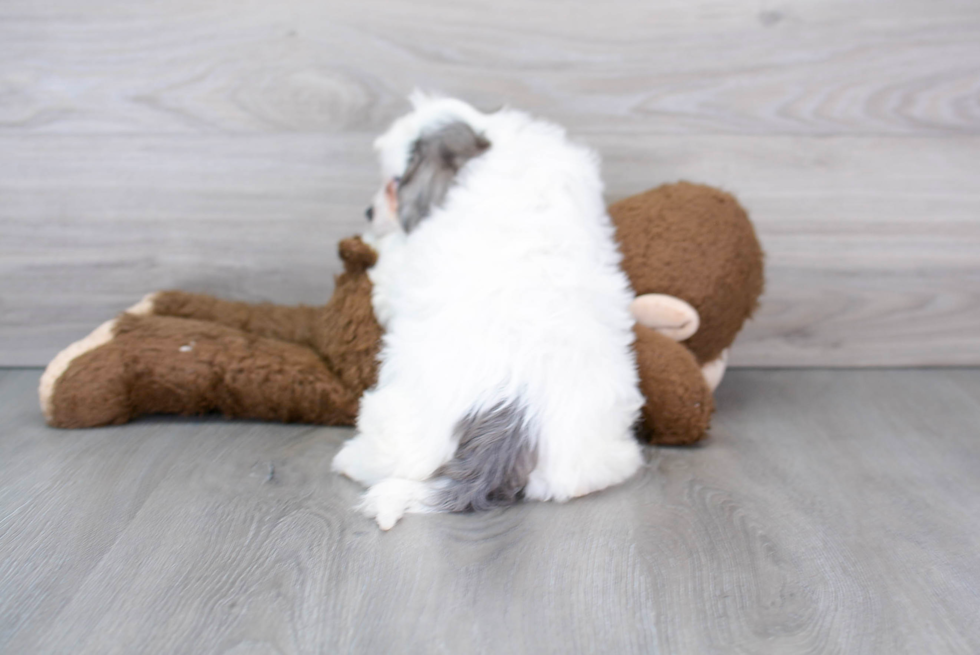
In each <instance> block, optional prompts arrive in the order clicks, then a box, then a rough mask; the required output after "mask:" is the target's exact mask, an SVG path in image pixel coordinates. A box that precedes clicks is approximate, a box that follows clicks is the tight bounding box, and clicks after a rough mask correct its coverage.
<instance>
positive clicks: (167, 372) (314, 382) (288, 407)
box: [48, 238, 381, 428]
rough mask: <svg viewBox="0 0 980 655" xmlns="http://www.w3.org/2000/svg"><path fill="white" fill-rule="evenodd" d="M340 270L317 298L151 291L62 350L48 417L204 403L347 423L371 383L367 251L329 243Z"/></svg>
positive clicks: (373, 349)
mask: <svg viewBox="0 0 980 655" xmlns="http://www.w3.org/2000/svg"><path fill="white" fill-rule="evenodd" d="M340 256H341V259H342V260H343V262H344V267H345V270H344V272H343V273H342V274H340V275H338V276H337V278H336V285H335V289H334V294H333V296H332V297H331V299H330V301H329V302H328V303H327V304H326V305H325V306H323V307H307V306H303V305H300V306H297V307H284V306H280V305H273V304H270V303H261V304H257V305H250V304H247V303H240V302H230V301H226V300H219V299H218V298H213V297H211V296H206V295H201V294H192V293H185V292H182V291H163V292H160V293H158V294H155V295H154V297H153V300H152V311H151V312H150V313H149V314H148V315H136V314H129V313H125V312H124V313H123V314H121V315H120V316H119V317H118V318H117V319H116V320H115V321H114V323H113V324H112V325H111V340H109V341H107V342H106V343H104V344H101V345H99V346H98V347H96V348H94V349H92V350H89V351H87V352H85V353H84V354H82V355H80V356H78V357H76V358H75V359H73V360H71V363H70V365H69V366H68V367H67V368H66V369H65V370H64V372H63V373H61V375H60V376H59V377H58V379H57V382H56V384H54V388H53V398H51V399H50V402H49V403H48V406H49V408H50V411H48V422H49V423H50V424H51V425H53V426H56V427H62V428H79V427H93V426H98V425H109V424H119V423H125V422H127V421H129V420H132V419H133V418H135V417H137V416H141V415H144V414H184V415H193V414H206V413H209V412H221V413H222V414H224V415H226V416H230V417H238V418H254V419H264V420H270V421H287V422H302V423H324V424H331V425H351V424H352V423H353V422H354V418H355V417H356V415H357V406H358V400H359V398H360V396H361V394H362V393H363V392H364V391H365V390H366V389H367V388H368V387H370V386H371V385H373V384H374V382H375V378H376V375H377V365H376V359H377V353H378V348H379V347H380V343H381V327H380V326H379V325H378V323H377V321H376V320H375V318H374V312H373V310H372V308H371V281H370V280H369V279H368V277H367V275H366V270H367V268H368V267H369V266H371V265H373V264H374V262H375V260H376V258H377V255H376V254H375V252H374V251H373V250H372V249H371V248H370V247H368V246H367V245H366V244H364V243H363V242H362V241H361V240H360V239H359V238H353V239H345V240H344V241H342V242H341V244H340Z"/></svg>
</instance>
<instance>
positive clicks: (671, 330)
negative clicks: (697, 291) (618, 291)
mask: <svg viewBox="0 0 980 655" xmlns="http://www.w3.org/2000/svg"><path fill="white" fill-rule="evenodd" d="M630 312H631V313H632V314H633V318H635V319H636V322H637V323H639V324H640V325H643V326H646V327H648V328H650V329H651V330H656V331H657V332H659V333H660V334H662V335H664V336H665V337H668V338H670V339H673V340H674V341H684V340H685V339H689V338H690V337H692V336H693V335H694V333H695V332H697V331H698V327H700V325H701V317H700V316H699V315H698V310H696V309H694V307H692V306H691V305H690V304H689V303H687V302H685V301H683V300H681V299H680V298H677V297H675V296H668V295H666V294H663V293H646V294H643V295H642V296H637V297H636V298H635V299H634V300H633V302H632V303H630Z"/></svg>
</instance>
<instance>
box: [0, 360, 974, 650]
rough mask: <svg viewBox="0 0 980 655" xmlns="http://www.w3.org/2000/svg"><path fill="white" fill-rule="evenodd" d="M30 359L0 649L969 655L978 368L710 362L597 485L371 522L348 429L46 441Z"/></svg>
mask: <svg viewBox="0 0 980 655" xmlns="http://www.w3.org/2000/svg"><path fill="white" fill-rule="evenodd" d="M37 376H38V372H36V371H18V372H3V373H0V526H2V527H0V553H3V554H4V556H3V558H2V559H0V649H3V650H4V651H6V652H39V651H44V652H72V653H89V652H92V653H104V652H144V651H160V650H166V651H168V652H174V653H182V652H197V653H199V652H236V653H237V652H245V653H252V652H256V653H258V652H262V653H264V652H281V653H306V652H358V653H360V652H363V653H377V652H388V653H401V652H417V653H429V652H475V653H493V652H507V653H524V652H608V653H641V652H643V653H651V652H654V653H692V652H697V653H710V652H752V653H780V654H790V653H880V652H888V653H896V654H902V653H914V654H918V653H935V652H942V653H974V652H976V651H977V650H978V649H980V627H978V624H977V623H976V621H975V618H976V610H975V605H976V604H975V602H974V600H975V599H976V597H977V595H978V593H980V558H978V555H977V549H976V544H977V543H978V540H980V529H978V526H980V479H978V477H977V476H976V474H975V473H976V470H977V466H978V465H980V446H978V445H980V440H978V439H977V437H978V436H980V435H978V432H977V425H980V401H978V398H980V371H978V370H922V371H877V370H867V371H760V370H737V371H733V372H732V374H731V377H729V378H728V379H726V381H725V382H724V383H723V385H722V386H721V388H720V389H719V393H718V411H717V413H716V416H715V425H714V428H713V431H712V434H713V436H712V438H711V439H710V440H709V441H708V442H706V443H705V444H704V445H703V446H701V447H698V448H691V449H659V450H650V451H649V452H648V453H647V458H648V463H647V465H646V466H645V467H644V469H643V471H642V473H641V474H640V475H639V476H637V477H636V478H634V479H633V480H631V481H629V482H628V483H627V484H625V485H623V486H621V487H618V488H616V489H612V490H609V491H608V492H605V493H600V494H595V495H593V496H589V497H586V498H583V499H579V500H577V501H574V502H571V503H568V504H566V505H554V504H532V503H528V504H522V505H518V506H515V507H513V508H510V509H507V510H504V511H498V512H492V513H485V514H476V515H453V516H446V515H435V516H414V517H408V518H407V519H406V520H405V521H403V522H402V523H400V524H399V525H398V526H397V527H396V528H395V529H394V530H393V531H391V532H390V533H385V534H382V533H380V532H379V531H378V530H377V529H376V528H375V527H374V525H373V524H371V523H370V522H369V521H367V520H366V519H363V518H361V517H359V516H358V515H357V514H356V513H355V512H354V511H353V509H352V506H353V504H354V503H355V502H356V499H357V494H358V489H357V487H356V486H355V485H353V484H351V483H348V482H346V481H345V480H342V479H338V478H337V477H335V476H334V475H332V474H331V473H330V472H329V466H328V464H329V461H330V458H331V457H332V455H333V454H334V453H335V452H336V450H337V448H338V447H339V445H340V442H341V441H342V440H343V439H344V438H345V437H346V436H347V435H348V434H349V431H347V430H342V429H330V428H313V429H310V428H306V427H290V426H281V425H271V424H261V423H245V422H224V421H216V420H205V421H186V420H146V421H141V422H138V423H135V424H132V425H128V426H123V427H119V428H109V429H100V430H88V431H73V432H59V431H55V430H50V429H47V428H44V427H43V426H42V425H41V418H40V415H39V413H38V411H37V409H36V408H35V407H34V406H33V401H34V398H33V394H34V387H35V385H36V382H37Z"/></svg>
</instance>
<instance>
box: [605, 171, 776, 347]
mask: <svg viewBox="0 0 980 655" xmlns="http://www.w3.org/2000/svg"><path fill="white" fill-rule="evenodd" d="M609 215H610V216H611V217H612V219H613V222H614V223H615V224H616V237H617V239H618V240H619V245H620V249H621V250H622V253H623V269H624V270H625V271H626V273H627V275H629V278H630V282H631V283H632V285H633V290H634V291H635V292H636V294H637V295H641V294H644V293H663V294H668V295H671V296H676V297H678V298H681V299H683V300H686V301H687V302H688V303H690V304H691V305H692V306H693V307H694V308H695V309H696V310H697V311H698V314H699V315H700V317H701V326H700V327H699V328H698V331H697V332H696V333H695V334H694V336H692V337H691V338H690V339H688V340H687V341H685V342H684V344H685V345H686V346H687V347H688V348H690V349H691V352H693V353H694V355H695V356H696V357H697V360H698V362H699V363H701V364H705V363H707V362H710V361H712V360H713V359H715V358H717V357H718V356H719V355H720V354H721V352H722V351H723V350H724V349H725V348H727V347H729V346H730V345H731V344H732V342H733V341H734V340H735V335H737V334H738V332H739V330H741V329H742V324H743V323H744V322H745V321H746V319H748V318H749V317H750V316H751V315H752V312H753V311H755V308H756V305H757V303H758V299H759V296H760V295H761V294H762V287H763V273H762V271H763V265H762V248H761V247H760V246H759V241H758V239H757V238H756V234H755V229H754V228H753V227H752V222H751V221H749V217H748V216H747V215H746V213H745V210H744V209H742V207H741V206H740V205H739V204H738V202H737V201H736V200H735V198H733V197H732V196H731V195H729V194H727V193H725V192H723V191H719V190H718V189H713V188H711V187H708V186H704V185H701V184H691V183H689V182H679V183H677V184H670V185H665V186H661V187H657V188H656V189H651V190H650V191H646V192H644V193H640V194H638V195H635V196H631V197H629V198H626V199H625V200H620V201H619V202H616V203H614V204H612V205H611V206H610V207H609Z"/></svg>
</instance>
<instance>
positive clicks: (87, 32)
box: [0, 0, 980, 366]
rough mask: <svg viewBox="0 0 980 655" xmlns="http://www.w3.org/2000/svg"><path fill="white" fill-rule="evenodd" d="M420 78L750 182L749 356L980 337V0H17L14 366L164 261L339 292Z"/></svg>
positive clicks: (192, 272)
mask: <svg viewBox="0 0 980 655" xmlns="http://www.w3.org/2000/svg"><path fill="white" fill-rule="evenodd" d="M415 85H418V86H421V87H424V88H429V89H436V90H440V91H443V92H446V93H450V94H455V95H459V96H461V97H464V98H466V99H469V100H470V101H472V102H474V103H475V104H477V105H480V106H484V107H487V108H490V107H494V106H498V105H500V104H501V103H503V102H510V103H511V104H514V105H516V106H520V107H523V108H526V109H529V110H531V111H533V112H536V113H539V114H542V115H545V116H548V117H551V118H554V119H556V120H558V121H560V122H562V123H564V124H566V125H567V126H568V127H569V128H570V130H571V131H572V132H573V133H574V134H576V135H577V136H579V137H580V138H581V139H582V140H584V141H586V142H588V143H590V144H591V145H593V146H594V147H596V148H597V149H598V150H599V151H600V152H601V153H602V155H603V157H604V160H605V169H604V170H605V177H606V181H607V187H608V196H609V198H610V199H616V198H619V197H623V196H625V195H629V194H631V193H634V192H637V191H640V190H643V189H645V188H647V187H650V186H654V185H657V184H660V183H663V182H667V181H672V180H677V179H680V178H684V179H690V180H695V181H702V182H707V183H711V184H715V185H718V186H721V187H723V188H725V189H727V190H730V191H732V192H734V193H735V194H737V195H738V196H739V198H740V199H741V200H742V202H743V203H744V204H745V205H746V207H747V208H748V209H749V210H750V213H751V215H752V216H753V218H754V220H755V221H756V223H757V225H758V228H759V232H760V235H761V237H762V240H763V242H764V246H765V248H766V250H767V251H768V264H769V271H768V272H769V285H768V292H767V294H766V296H765V299H764V303H763V306H762V308H761V310H760V312H759V314H758V316H757V319H756V320H755V321H754V322H753V323H752V324H751V325H750V326H749V327H748V328H747V329H746V330H745V331H744V332H743V334H742V335H741V337H740V340H739V342H738V344H737V347H736V349H735V353H734V363H735V364H736V365H752V366H756V365H762V366H877V365H950V364H953V365H966V364H980V3H977V2H976V0H866V1H862V2H854V1H853V0H786V1H784V2H773V1H770V0H761V1H760V0H755V1H752V2H750V1H748V0H686V1H684V2H678V1H666V0H659V1H655V2H639V1H638V0H633V1H629V2H625V1H618V0H614V1H604V2H593V1H591V0H581V1H578V0H576V1H571V2H570V1H567V0H550V1H547V2H533V3H527V2H521V1H518V0H497V1H496V2H492V3H490V2H483V3H472V2H463V1H460V0H431V1H428V2H411V3H409V2H402V3H392V2H382V1H379V0H356V1H355V0H343V1H324V0H278V1H277V2H275V3H272V2H261V1H258V0H194V1H193V2H192V1H189V0H172V1H169V2H152V3H144V2H122V1H119V0H87V1H86V2H77V1H76V0H48V1H47V2H44V3H37V2H35V1H34V0H5V2H3V3H2V4H0V365H40V364H43V363H45V362H46V361H47V360H48V359H49V358H50V357H51V356H52V355H53V354H54V353H55V352H56V351H57V350H58V349H60V348H61V347H63V346H64V345H66V344H67V343H69V342H70V341H72V340H73V339H76V338H78V337H80V336H82V335H84V334H85V333H87V332H88V331H89V330H90V329H92V328H93V327H94V326H95V325H96V324H98V323H99V322H101V321H102V320H105V319H106V318H108V317H109V316H111V315H112V314H113V313H115V312H116V311H118V310H120V309H122V308H124V307H126V306H128V305H129V304H131V303H133V302H134V301H136V300H137V299H138V298H139V297H140V296H141V295H142V294H143V293H145V292H147V291H150V290H154V289H158V288H162V287H182V288H186V289H192V290H202V291H208V292H211V293H216V294H220V295H224V296H228V297H234V298H239V299H246V300H259V299H273V300H277V301H280V302H300V301H305V302H320V301H323V300H324V299H325V298H326V297H327V296H328V295H329V293H330V288H331V284H332V283H331V273H333V272H334V271H336V270H337V267H338V263H337V260H336V257H335V255H334V252H333V248H334V243H335V242H336V240H337V239H338V238H340V237H341V236H344V235H347V234H349V233H352V232H355V231H357V230H359V229H360V228H361V222H362V210H363V207H364V206H365V204H366V201H367V198H368V197H369V195H370V194H371V193H372V191H373V190H374V187H375V185H376V173H375V166H374V162H373V159H372V154H371V152H370V142H371V139H372V137H373V136H374V135H375V134H376V133H377V132H379V131H380V130H382V129H383V128H384V127H385V125H386V124H387V123H388V122H389V121H390V120H391V119H393V118H394V117H396V116H397V115H399V114H400V113H402V112H403V111H404V110H405V108H406V104H405V101H404V96H405V94H406V93H407V92H408V91H409V90H411V88H412V87H413V86H415Z"/></svg>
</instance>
